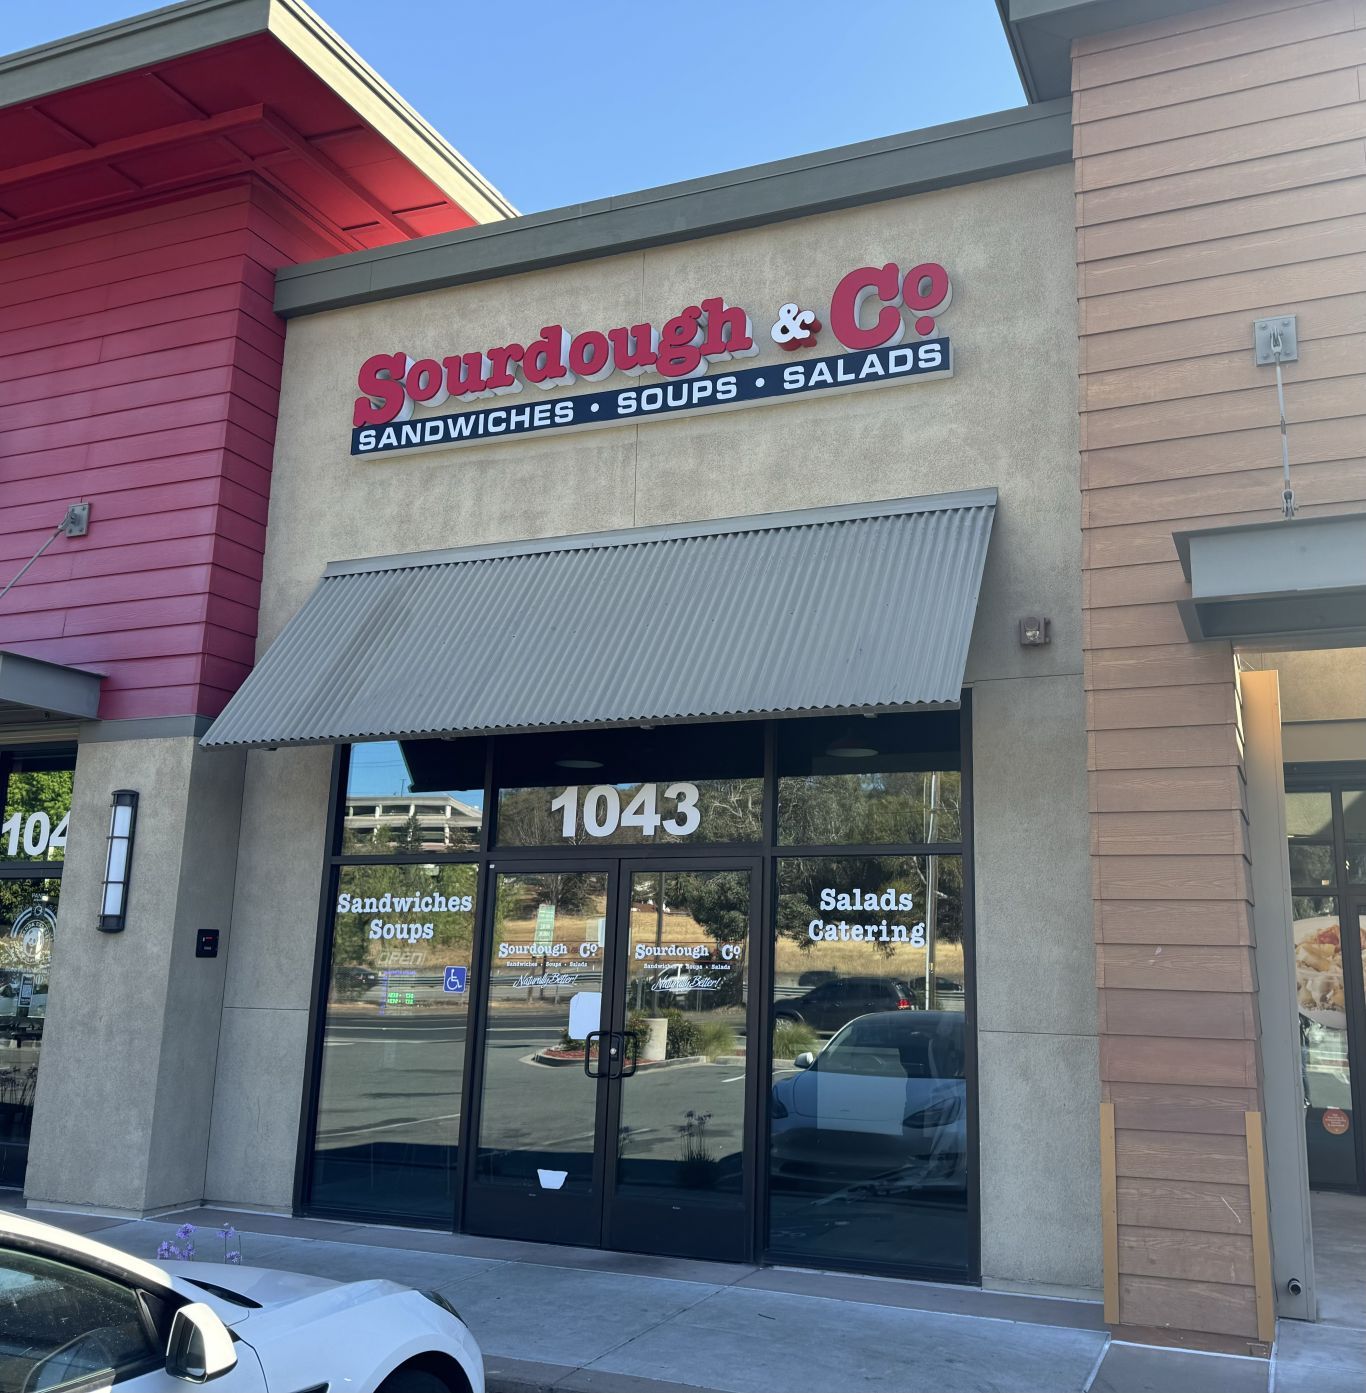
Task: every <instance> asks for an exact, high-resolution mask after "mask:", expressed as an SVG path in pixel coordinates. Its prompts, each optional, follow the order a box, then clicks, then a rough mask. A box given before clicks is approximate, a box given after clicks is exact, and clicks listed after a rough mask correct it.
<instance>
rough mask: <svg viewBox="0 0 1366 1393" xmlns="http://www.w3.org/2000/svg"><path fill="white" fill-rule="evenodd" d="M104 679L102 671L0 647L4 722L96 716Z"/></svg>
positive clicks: (0, 708)
mask: <svg viewBox="0 0 1366 1393" xmlns="http://www.w3.org/2000/svg"><path fill="white" fill-rule="evenodd" d="M103 680H104V679H103V677H102V676H101V675H100V674H99V673H98V672H87V671H86V670H85V669H84V668H78V667H63V666H62V664H61V663H47V662H44V661H43V660H42V659H41V658H26V657H25V656H24V655H23V654H22V653H9V652H6V651H4V650H0V725H10V724H13V725H26V724H37V723H41V722H45V721H50V720H70V719H71V718H72V717H73V716H74V717H76V718H78V719H80V720H93V719H94V718H95V716H96V715H97V714H98V712H99V706H100V683H101V682H102V681H103Z"/></svg>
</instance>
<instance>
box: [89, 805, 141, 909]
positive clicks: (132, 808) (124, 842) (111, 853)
mask: <svg viewBox="0 0 1366 1393" xmlns="http://www.w3.org/2000/svg"><path fill="white" fill-rule="evenodd" d="M137 820H138V796H137V794H136V793H135V792H134V791H133V790H132V789H131V788H116V789H115V790H114V799H113V807H112V808H111V809H110V813H109V846H108V849H107V850H106V852H105V858H104V890H103V892H102V897H101V900H100V918H99V923H98V925H97V927H98V928H99V931H100V932H101V933H107V934H116V933H122V932H123V921H124V915H125V914H126V913H127V911H128V881H129V878H130V877H131V875H132V872H133V829H134V828H135V827H136V826H137Z"/></svg>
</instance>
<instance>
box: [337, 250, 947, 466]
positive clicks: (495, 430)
mask: <svg viewBox="0 0 1366 1393" xmlns="http://www.w3.org/2000/svg"><path fill="white" fill-rule="evenodd" d="M952 296H953V287H952V285H951V284H950V281H949V275H948V272H947V271H946V270H945V269H944V268H943V267H942V266H940V265H939V264H938V263H937V262H922V263H921V264H920V265H918V266H912V267H910V268H909V269H908V270H906V271H904V272H903V271H902V270H901V268H900V267H898V266H897V265H896V263H895V262H888V263H887V264H886V265H885V266H880V267H879V266H860V267H859V268H858V269H857V270H854V271H850V272H849V274H848V275H846V276H844V277H843V278H842V279H841V280H840V282H839V284H838V285H837V286H836V287H835V290H834V293H833V295H832V296H831V297H830V308H829V312H828V322H829V327H830V332H831V333H832V334H833V335H834V337H835V339H836V340H838V342H839V343H840V345H841V346H842V347H843V348H844V349H845V350H847V351H845V352H842V353H836V354H832V355H830V356H827V357H820V358H803V359H800V360H793V361H789V362H782V361H778V362H776V363H768V364H765V365H762V366H755V367H745V368H740V367H730V368H727V369H725V370H723V371H721V372H717V373H711V372H710V371H709V370H710V369H711V367H712V365H713V364H717V363H727V362H735V361H736V360H738V359H744V358H749V357H753V356H754V355H755V354H757V353H758V351H759V345H758V344H757V343H756V342H755V339H754V330H753V323H752V321H751V319H750V316H749V313H748V312H747V311H746V310H744V309H742V308H741V307H740V306H738V305H727V304H726V302H725V301H724V300H723V299H721V298H719V297H712V298H709V299H704V300H701V301H700V302H699V303H698V304H696V305H689V306H688V307H687V308H686V309H684V310H682V311H681V312H680V313H678V314H676V315H674V316H673V318H672V319H669V320H666V321H665V322H664V323H663V324H662V325H660V326H658V327H656V326H655V325H653V324H633V325H621V326H618V327H616V328H612V329H606V330H599V329H588V330H585V331H583V332H580V333H571V332H570V331H569V330H568V329H566V328H565V327H564V326H563V325H562V324H547V325H545V326H544V327H543V328H542V329H541V331H540V334H539V336H538V337H537V338H535V339H534V340H533V341H532V342H530V343H527V344H522V343H509V344H503V345H500V346H498V347H494V348H486V349H483V350H476V351H473V352H467V353H460V354H456V355H454V356H452V357H448V358H440V359H438V358H418V359H413V358H410V357H409V356H408V355H407V354H406V353H398V352H396V353H377V354H375V355H374V357H372V358H367V359H366V360H365V362H364V363H363V364H361V369H360V372H359V374H358V375H357V378H356V385H357V387H358V389H359V391H360V393H361V395H360V396H358V397H357V398H356V402H355V408H354V410H353V412H352V420H351V424H352V427H353V429H352V432H351V453H352V454H353V455H377V454H387V453H388V452H389V451H391V450H411V449H414V448H416V447H420V446H424V445H427V446H438V445H472V444H477V443H482V442H490V441H496V440H500V439H507V438H508V437H510V436H521V435H527V434H531V433H535V432H539V431H546V430H555V431H563V430H576V429H577V430H582V429H590V428H595V427H598V426H610V425H619V424H622V423H624V422H631V421H642V420H652V419H654V418H656V417H660V416H669V415H673V414H675V413H677V412H684V411H686V412H695V411H718V410H728V409H731V408H733V407H738V406H749V405H752V404H758V403H762V402H771V401H779V400H783V399H784V398H787V397H794V396H804V395H806V394H809V393H812V392H828V391H839V390H855V389H858V388H866V387H879V386H884V385H886V384H888V383H893V382H910V381H923V380H924V379H926V378H932V377H949V376H951V375H952V373H953V351H952V345H951V344H950V342H949V340H948V339H947V338H944V337H934V334H935V330H936V328H937V324H936V316H938V315H940V314H942V313H943V312H944V310H946V309H947V308H948V306H949V302H950V300H951V298H952ZM903 309H904V310H905V311H907V313H904V314H903ZM908 320H909V321H910V322H909V324H908V322H907V321H908ZM822 327H823V326H822V323H821V320H820V319H819V318H818V317H817V315H816V313H815V311H813V310H809V309H801V308H799V307H798V305H796V304H795V303H791V304H785V305H783V306H781V307H780V308H779V310H778V312H777V316H776V318H775V319H774V320H773V323H772V326H771V327H770V329H769V330H768V338H769V340H770V341H771V342H772V343H773V344H774V345H776V346H777V347H778V348H781V349H787V350H792V349H799V348H810V347H814V346H815V344H816V342H817V339H818V337H819V334H820V331H821V329H822ZM908 329H909V331H910V333H909V335H908V332H907V331H908ZM908 340H909V341H908ZM616 373H624V374H626V375H628V376H630V377H632V378H640V377H642V376H644V375H645V374H654V375H656V376H658V377H659V378H661V379H663V380H662V382H658V383H649V384H633V385H631V386H625V387H619V388H615V389H612V390H607V391H602V392H588V393H580V394H578V395H575V396H562V397H558V398H555V399H551V400H546V401H539V402H527V401H525V400H520V399H518V400H514V399H513V398H514V397H515V396H516V394H518V393H520V392H522V390H523V389H524V387H525V386H526V385H527V384H531V385H533V386H535V387H538V388H540V389H541V390H542V391H550V390H552V389H554V388H557V387H568V386H571V385H572V384H574V383H576V382H579V381H584V382H599V381H602V380H603V379H605V378H607V377H610V376H612V375H613V374H616ZM488 398H493V399H495V400H497V404H496V405H493V406H487V407H482V408H479V409H476V410H464V411H456V412H452V413H448V414H443V415H426V416H423V417H419V418H416V419H415V418H414V416H413V411H414V408H415V407H423V408H427V409H431V408H434V407H438V406H443V405H445V404H446V403H448V402H461V403H468V402H476V401H479V400H482V399H488Z"/></svg>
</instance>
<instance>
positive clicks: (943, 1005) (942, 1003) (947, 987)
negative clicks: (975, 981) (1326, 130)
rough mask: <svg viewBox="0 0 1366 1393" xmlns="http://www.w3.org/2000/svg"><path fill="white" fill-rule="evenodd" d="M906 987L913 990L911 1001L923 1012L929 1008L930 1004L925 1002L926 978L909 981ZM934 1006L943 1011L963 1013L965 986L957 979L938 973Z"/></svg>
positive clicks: (914, 978) (935, 983) (935, 982)
mask: <svg viewBox="0 0 1366 1393" xmlns="http://www.w3.org/2000/svg"><path fill="white" fill-rule="evenodd" d="M906 985H907V986H908V987H909V988H910V989H911V999H912V1000H913V1001H914V1002H915V1004H916V1006H918V1007H919V1008H920V1009H921V1010H922V1011H924V1010H926V1009H928V1008H929V1005H930V1003H929V1002H928V1001H926V1000H925V978H924V975H923V974H922V975H921V976H919V977H912V978H910V979H908V981H907V982H906ZM934 1005H935V1006H936V1007H937V1008H938V1009H939V1010H941V1011H961V1010H962V1009H963V984H962V982H960V981H959V980H958V979H957V978H956V977H941V976H939V975H938V974H937V973H936V974H935V979H934Z"/></svg>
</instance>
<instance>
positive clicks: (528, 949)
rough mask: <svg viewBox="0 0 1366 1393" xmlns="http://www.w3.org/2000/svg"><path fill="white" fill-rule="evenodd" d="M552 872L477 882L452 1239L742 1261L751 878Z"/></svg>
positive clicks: (734, 869) (616, 870) (753, 1035)
mask: <svg viewBox="0 0 1366 1393" xmlns="http://www.w3.org/2000/svg"><path fill="white" fill-rule="evenodd" d="M569 864H570V863H561V864H560V865H559V866H554V865H549V864H544V865H539V866H536V867H534V868H531V867H528V868H527V869H525V870H523V869H517V870H503V869H499V870H497V871H496V872H493V873H492V875H491V879H492V885H491V887H490V890H491V893H490V894H489V896H488V898H487V901H486V902H487V904H488V906H489V908H488V911H487V913H488V915H489V924H488V928H489V933H488V934H487V938H488V939H489V941H490V947H489V952H488V956H487V960H486V963H485V967H484V972H485V983H484V997H485V1000H486V1002H487V1005H486V1009H485V1013H484V1021H483V1028H482V1032H481V1035H482V1048H481V1051H480V1079H479V1086H478V1096H479V1107H478V1113H477V1119H476V1121H475V1124H474V1126H475V1131H476V1136H477V1140H476V1144H475V1151H474V1164H473V1169H472V1174H471V1178H470V1182H469V1188H468V1193H467V1199H466V1205H465V1215H466V1224H467V1226H468V1227H470V1228H471V1229H473V1230H475V1231H477V1232H481V1233H490V1234H497V1235H500V1236H506V1237H521V1238H534V1239H538V1240H541V1241H551V1242H556V1241H558V1242H562V1243H574V1244H588V1245H599V1244H601V1245H605V1246H609V1247H615V1248H624V1249H635V1250H639V1251H648V1252H656V1253H675V1254H678V1255H681V1256H695V1257H710V1258H735V1259H739V1258H743V1257H745V1256H746V1255H747V1254H748V1253H750V1252H751V1251H752V1247H753V1241H752V1225H751V1224H750V1223H749V1216H750V1215H752V1214H753V1204H754V1180H753V1175H752V1170H753V1167H752V1165H747V1164H746V1161H745V1158H746V1157H753V1156H754V1155H755V1154H756V1147H755V1145H754V1138H753V1128H754V1125H755V1118H756V1117H757V1114H758V1100H757V1096H756V1093H755V1090H756V1088H757V1086H758V1085H757V1079H758V1076H759V1071H758V1070H756V1069H755V1068H753V1067H752V1065H753V1058H752V1051H750V1050H749V1049H748V1044H749V1042H750V1041H751V1040H755V1039H757V1038H758V1035H757V1031H756V1030H755V1028H754V1022H753V1021H752V1019H751V1014H752V1012H753V1011H754V1009H755V1007H756V1003H755V1001H754V1000H753V996H752V994H751V992H750V989H749V980H750V970H751V966H750V959H751V944H752V943H757V942H758V934H757V926H756V922H755V914H756V908H757V898H758V897H757V886H758V877H757V871H756V867H755V865H754V864H753V863H751V862H725V863H721V862H716V863H708V864H707V865H705V866H692V865H689V864H685V863H682V862H677V863H674V864H672V865H650V866H648V867H647V866H644V865H643V864H642V863H640V862H639V861H636V862H625V863H623V862H621V861H614V862H608V863H603V864H594V865H585V864H584V863H583V862H576V863H572V869H568V868H566V867H567V866H568V865H569Z"/></svg>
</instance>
